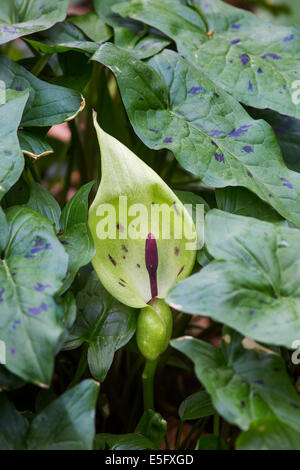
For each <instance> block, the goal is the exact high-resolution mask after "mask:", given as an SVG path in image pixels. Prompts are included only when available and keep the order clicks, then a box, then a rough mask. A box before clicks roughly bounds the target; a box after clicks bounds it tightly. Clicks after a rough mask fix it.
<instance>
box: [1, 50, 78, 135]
mask: <svg viewBox="0 0 300 470" xmlns="http://www.w3.org/2000/svg"><path fill="white" fill-rule="evenodd" d="M0 80H3V81H4V83H5V85H6V87H7V88H12V89H16V90H18V92H17V93H16V92H15V93H14V95H13V96H14V98H15V99H19V100H21V99H23V100H24V92H23V93H21V91H20V90H25V89H27V88H29V89H30V95H29V99H28V102H27V104H26V107H25V111H24V115H23V118H22V122H21V124H22V125H23V126H38V127H40V126H52V125H54V124H60V123H61V122H63V121H67V120H70V119H73V118H74V117H75V116H76V115H77V114H78V113H79V111H81V109H82V107H83V106H84V103H82V98H81V96H80V94H79V93H78V92H76V91H74V90H70V89H68V88H63V87H60V86H57V85H52V84H50V83H47V82H44V81H42V80H39V79H38V78H37V77H35V76H34V75H32V74H31V73H30V72H28V71H27V70H26V69H25V68H24V67H22V66H21V65H18V64H17V63H15V62H13V61H11V60H10V59H8V58H7V57H4V56H0ZM26 96H27V94H26ZM4 106H6V105H4ZM21 109H22V108H21ZM18 112H19V113H20V109H18ZM8 114H9V115H11V114H12V113H8V111H7V112H6V116H7V115H8ZM14 125H16V122H15V121H14ZM1 130H2V129H1ZM6 134H7V132H6Z"/></svg>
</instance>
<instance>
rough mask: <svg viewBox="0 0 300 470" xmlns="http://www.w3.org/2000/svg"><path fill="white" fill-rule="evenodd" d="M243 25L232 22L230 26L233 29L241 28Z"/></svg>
mask: <svg viewBox="0 0 300 470" xmlns="http://www.w3.org/2000/svg"><path fill="white" fill-rule="evenodd" d="M240 27H241V25H240V24H238V23H232V25H231V26H230V28H231V29H240Z"/></svg>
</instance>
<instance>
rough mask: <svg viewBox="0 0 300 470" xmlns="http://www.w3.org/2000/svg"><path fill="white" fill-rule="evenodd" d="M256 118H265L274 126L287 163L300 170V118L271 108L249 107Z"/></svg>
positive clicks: (293, 168)
mask: <svg viewBox="0 0 300 470" xmlns="http://www.w3.org/2000/svg"><path fill="white" fill-rule="evenodd" d="M248 111H249V114H250V115H251V116H252V117H253V118H254V119H264V120H265V121H267V122H268V123H269V124H270V125H271V126H272V128H273V130H274V132H275V134H276V137H277V140H278V143H279V145H280V147H281V150H282V153H283V157H284V161H285V163H286V165H287V166H288V167H289V168H290V169H291V170H294V171H298V172H299V171H300V158H299V151H300V120H299V119H295V118H292V117H290V116H285V115H283V114H279V113H276V112H275V111H271V110H270V109H254V108H250V107H248Z"/></svg>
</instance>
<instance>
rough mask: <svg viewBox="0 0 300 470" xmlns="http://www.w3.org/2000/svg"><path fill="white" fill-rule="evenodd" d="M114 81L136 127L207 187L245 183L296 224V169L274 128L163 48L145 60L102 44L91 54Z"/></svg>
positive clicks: (299, 220) (299, 212) (299, 183)
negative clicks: (288, 164)
mask: <svg viewBox="0 0 300 470" xmlns="http://www.w3.org/2000/svg"><path fill="white" fill-rule="evenodd" d="M93 58H94V60H98V61H99V62H101V63H103V64H104V65H106V66H107V67H109V68H110V69H111V70H112V71H113V72H114V74H115V76H116V79H117V81H118V84H119V87H120V90H121V94H122V98H123V101H124V104H125V107H126V109H127V112H128V115H129V118H130V120H131V123H132V125H133V127H134V129H135V132H136V133H137V134H138V136H139V137H140V138H141V139H142V141H143V142H144V143H145V144H146V145H147V146H148V147H150V148H153V149H156V150H158V149H161V148H168V149H170V150H172V151H173V153H174V155H175V156H176V158H177V160H178V161H179V163H180V164H181V165H182V166H183V167H184V168H185V169H186V170H188V171H191V172H192V173H194V174H195V175H197V176H200V177H201V178H202V181H203V183H205V184H207V185H209V186H215V187H224V186H244V187H246V188H248V189H250V190H251V191H253V192H255V193H256V194H257V195H258V196H259V197H260V198H261V199H263V200H264V201H266V202H268V203H269V204H271V205H272V206H273V207H274V208H275V209H276V210H277V211H278V212H279V213H280V214H281V215H283V216H284V217H285V218H287V219H289V220H290V221H292V222H294V223H295V224H296V225H300V209H299V208H300V175H299V174H298V173H295V172H292V171H290V170H288V169H287V168H286V167H285V165H284V163H283V160H282V155H281V151H280V148H279V146H278V144H277V142H276V139H275V137H274V133H273V131H272V129H271V127H270V126H269V125H268V124H267V123H266V122H265V121H262V120H259V121H254V120H253V119H252V118H250V116H249V115H248V114H247V112H246V111H245V110H244V109H243V108H242V106H241V105H240V104H239V103H237V102H236V101H235V100H234V99H233V98H232V97H231V96H229V95H228V94H227V93H226V92H224V91H223V90H222V89H221V88H218V87H216V86H215V85H214V84H213V83H212V82H211V81H210V80H209V79H207V78H206V76H205V75H204V74H202V73H201V72H199V70H197V69H196V68H195V67H194V66H193V65H192V64H191V63H189V62H187V61H186V60H185V59H183V58H182V57H180V56H179V55H178V54H176V53H175V52H173V51H169V50H165V51H163V52H161V53H160V54H158V55H157V56H155V57H154V58H153V59H151V60H150V61H149V63H148V64H146V63H144V62H142V61H139V60H137V59H134V58H132V57H131V56H130V55H129V54H128V53H126V52H124V51H122V50H121V49H119V48H117V47H115V46H113V45H112V44H109V43H107V44H104V45H103V46H102V47H101V48H100V49H99V51H97V53H96V54H95V55H94V56H93Z"/></svg>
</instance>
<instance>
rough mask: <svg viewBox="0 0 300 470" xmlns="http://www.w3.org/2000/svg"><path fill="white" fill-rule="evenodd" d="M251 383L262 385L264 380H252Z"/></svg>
mask: <svg viewBox="0 0 300 470" xmlns="http://www.w3.org/2000/svg"><path fill="white" fill-rule="evenodd" d="M253 383H254V384H256V385H263V384H264V381H263V380H253Z"/></svg>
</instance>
